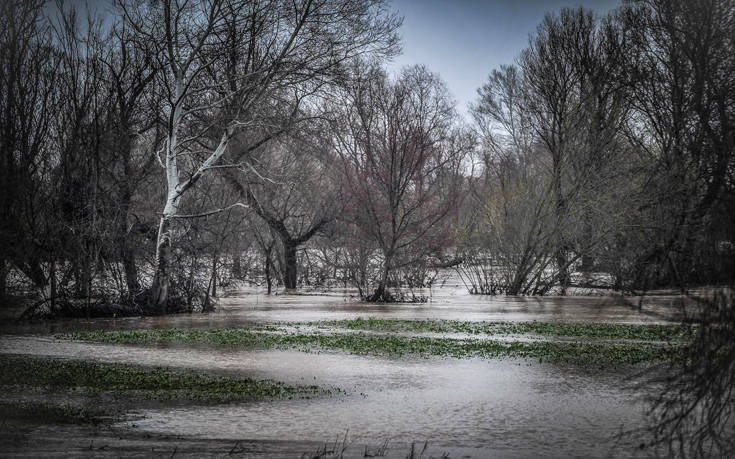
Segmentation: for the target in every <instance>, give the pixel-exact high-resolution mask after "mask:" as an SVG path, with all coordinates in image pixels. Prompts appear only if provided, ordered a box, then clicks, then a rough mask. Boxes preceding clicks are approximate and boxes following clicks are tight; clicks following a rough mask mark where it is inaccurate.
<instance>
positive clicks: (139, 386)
mask: <svg viewBox="0 0 735 459" xmlns="http://www.w3.org/2000/svg"><path fill="white" fill-rule="evenodd" d="M0 367H1V368H2V372H0V386H20V387H45V388H62V389H83V390H93V391H95V390H96V391H112V392H127V393H139V394H142V395H145V396H150V397H156V398H163V399H170V398H182V399H205V400H242V399H259V398H270V397H277V398H291V397H301V396H312V395H318V394H324V393H327V392H328V391H327V390H324V389H321V388H319V387H318V386H287V385H285V384H283V383H280V382H277V381H271V380H255V379H235V378H225V377H214V376H208V375H203V374H194V373H184V372H178V371H171V370H167V369H163V368H155V369H142V368H138V367H134V366H131V365H119V364H107V363H94V362H78V361H57V360H40V359H27V358H22V359H21V358H16V357H6V356H0Z"/></svg>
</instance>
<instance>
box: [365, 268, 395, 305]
mask: <svg viewBox="0 0 735 459" xmlns="http://www.w3.org/2000/svg"><path fill="white" fill-rule="evenodd" d="M390 261H391V259H390V258H386V260H385V265H384V266H383V273H382V274H381V276H380V282H379V283H378V288H376V289H375V292H374V293H373V294H372V296H370V298H368V301H376V302H381V303H383V302H384V303H388V302H390V301H392V299H393V298H392V296H391V294H390V292H389V291H388V274H390Z"/></svg>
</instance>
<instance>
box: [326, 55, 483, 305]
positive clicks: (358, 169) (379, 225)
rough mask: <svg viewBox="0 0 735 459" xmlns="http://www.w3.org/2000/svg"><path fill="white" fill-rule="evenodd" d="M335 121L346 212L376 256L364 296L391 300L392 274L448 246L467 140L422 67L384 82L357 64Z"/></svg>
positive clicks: (380, 74) (374, 70)
mask: <svg viewBox="0 0 735 459" xmlns="http://www.w3.org/2000/svg"><path fill="white" fill-rule="evenodd" d="M340 119H341V122H340V123H339V127H338V132H337V136H336V142H337V144H336V149H337V151H338V152H339V154H340V156H341V158H342V165H343V168H344V174H345V183H346V186H347V188H348V190H349V193H350V199H351V202H350V211H349V216H350V219H351V221H352V222H353V223H354V224H355V225H356V226H357V227H358V228H359V229H360V231H361V232H362V234H363V237H364V238H366V240H367V241H370V242H371V243H372V244H374V246H375V247H376V248H377V249H378V250H379V252H380V255H381V259H382V261H381V268H380V273H379V279H378V280H377V284H376V286H375V290H374V292H373V293H372V294H371V295H370V296H369V297H368V299H369V300H371V301H391V300H392V295H391V293H390V291H389V289H388V287H389V285H388V283H389V276H390V274H391V273H392V272H394V271H395V270H396V269H398V268H401V267H404V266H409V265H411V264H413V263H416V262H417V261H419V260H422V259H424V258H425V257H426V256H427V255H429V254H432V253H438V252H441V250H442V249H443V248H445V247H446V246H447V244H448V241H449V237H450V233H451V232H450V231H449V228H448V225H446V223H447V219H448V217H449V216H450V215H452V213H453V212H454V211H455V210H456V208H457V205H458V203H459V201H460V193H459V190H460V182H461V163H462V159H463V157H464V156H465V155H466V154H467V152H468V151H469V149H470V148H471V147H472V139H471V138H470V136H468V135H466V133H465V132H463V131H462V130H461V129H460V128H459V127H458V126H457V124H456V122H455V120H456V118H455V111H454V107H453V105H452V102H451V100H450V98H449V96H448V94H447V91H446V87H445V86H444V83H443V82H442V81H441V80H440V79H439V78H438V77H437V76H436V75H434V74H432V73H431V72H429V71H427V70H426V69H425V68H423V67H411V68H407V69H405V70H404V71H403V72H402V73H401V75H400V76H399V77H398V78H397V79H396V80H395V81H391V80H390V79H389V78H388V77H387V76H386V74H385V73H384V72H383V71H382V70H381V69H379V68H376V67H373V66H367V67H361V66H359V65H358V66H356V67H355V75H354V76H353V79H352V81H351V82H350V84H349V85H348V87H347V88H346V89H345V101H344V106H343V107H342V112H341V116H340Z"/></svg>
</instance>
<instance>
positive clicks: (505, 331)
mask: <svg viewBox="0 0 735 459" xmlns="http://www.w3.org/2000/svg"><path fill="white" fill-rule="evenodd" d="M282 325H290V326H297V327H298V326H316V327H323V328H327V327H329V328H345V329H351V330H375V331H390V332H433V333H467V334H472V335H526V334H537V335H544V336H566V337H584V338H602V339H632V340H643V341H671V340H682V339H687V338H689V337H691V336H692V335H691V333H692V331H693V329H692V328H691V327H689V326H683V325H637V324H636V325H631V324H609V323H549V322H463V321H457V320H404V319H377V318H374V317H368V318H362V317H358V318H357V319H349V320H332V321H323V322H314V323H308V322H298V323H296V322H294V323H284V324H282Z"/></svg>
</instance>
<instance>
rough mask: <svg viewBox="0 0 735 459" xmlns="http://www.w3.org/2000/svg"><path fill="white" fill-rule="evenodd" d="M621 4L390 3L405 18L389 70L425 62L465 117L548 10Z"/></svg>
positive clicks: (608, 0) (578, 0)
mask: <svg viewBox="0 0 735 459" xmlns="http://www.w3.org/2000/svg"><path fill="white" fill-rule="evenodd" d="M620 4H621V1H620V0H393V8H395V9H396V10H397V11H398V13H399V14H401V15H402V16H403V17H404V19H403V26H402V27H401V30H400V34H401V36H402V38H403V54H402V55H401V56H399V57H397V58H395V59H394V60H393V62H391V63H390V64H389V69H390V70H391V71H392V72H397V71H398V70H399V69H400V68H402V67H404V66H407V65H413V64H423V65H425V66H426V67H427V68H428V69H429V70H431V71H433V72H436V73H438V74H439V75H441V77H442V78H443V79H444V81H445V82H446V83H447V86H448V88H449V90H450V91H451V93H452V95H453V96H454V98H455V100H456V101H457V109H458V111H459V112H460V113H462V114H464V115H466V114H467V113H468V111H467V104H468V103H470V102H474V101H475V99H476V97H477V88H479V87H480V86H482V84H483V83H484V82H485V80H486V79H487V76H488V74H489V73H490V71H491V70H492V69H496V68H499V67H500V65H502V64H512V63H514V61H515V59H516V57H517V56H518V55H519V53H520V52H521V50H522V49H523V48H525V47H526V45H527V44H528V38H529V34H532V33H534V32H535V30H536V26H537V25H538V24H539V23H540V22H541V20H542V19H543V17H544V14H546V12H547V11H552V12H553V11H559V10H560V9H561V8H563V7H577V6H580V5H581V6H584V7H586V8H589V9H592V10H593V11H595V12H596V13H597V14H599V15H604V14H606V13H607V12H608V11H610V10H612V9H614V8H616V7H617V6H619V5H620Z"/></svg>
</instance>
